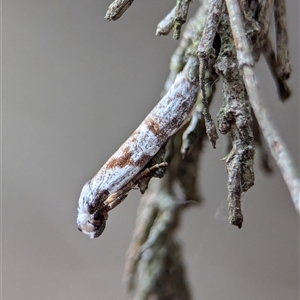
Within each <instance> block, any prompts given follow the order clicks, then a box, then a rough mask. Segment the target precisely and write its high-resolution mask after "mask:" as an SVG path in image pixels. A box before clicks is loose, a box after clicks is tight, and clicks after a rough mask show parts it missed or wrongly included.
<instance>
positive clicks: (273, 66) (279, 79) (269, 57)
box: [263, 37, 291, 102]
mask: <svg viewBox="0 0 300 300" xmlns="http://www.w3.org/2000/svg"><path fill="white" fill-rule="evenodd" d="M263 53H264V56H265V59H266V62H267V64H268V66H269V69H270V71H271V74H272V76H273V78H274V80H275V84H276V87H277V92H278V95H279V98H280V100H281V101H283V102H284V101H285V100H287V99H288V98H289V97H290V96H291V90H290V88H289V86H288V85H287V83H286V81H285V78H284V76H282V72H280V70H279V69H278V61H277V60H276V56H275V53H274V50H273V48H272V43H271V41H270V39H269V38H268V37H266V38H265V43H264V46H263ZM279 72H280V73H279Z"/></svg>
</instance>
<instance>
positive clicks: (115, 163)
mask: <svg viewBox="0 0 300 300" xmlns="http://www.w3.org/2000/svg"><path fill="white" fill-rule="evenodd" d="M131 157H132V153H131V151H130V148H129V147H126V148H124V149H123V155H122V156H120V157H117V158H111V159H110V160H109V161H108V162H107V165H106V168H107V169H108V170H109V169H112V168H115V167H119V168H124V167H125V166H134V165H135V162H134V160H133V159H132V158H131Z"/></svg>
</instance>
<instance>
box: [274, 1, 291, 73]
mask: <svg viewBox="0 0 300 300" xmlns="http://www.w3.org/2000/svg"><path fill="white" fill-rule="evenodd" d="M274 17H275V31H276V45H277V63H278V73H279V76H281V77H283V78H284V79H288V78H289V77H290V73H291V63H290V59H289V49H288V34H287V24H286V9H285V0H275V6H274Z"/></svg>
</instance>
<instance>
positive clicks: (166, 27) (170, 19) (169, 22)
mask: <svg viewBox="0 0 300 300" xmlns="http://www.w3.org/2000/svg"><path fill="white" fill-rule="evenodd" d="M175 12H176V7H174V8H173V9H172V10H171V11H170V12H169V13H168V14H167V15H166V16H165V17H164V18H163V19H162V20H161V21H160V22H159V23H158V24H157V28H156V33H155V34H156V35H168V34H169V33H170V31H171V30H172V28H173V26H174V18H175Z"/></svg>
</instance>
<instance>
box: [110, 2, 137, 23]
mask: <svg viewBox="0 0 300 300" xmlns="http://www.w3.org/2000/svg"><path fill="white" fill-rule="evenodd" d="M133 1H134V0H115V1H114V2H113V3H112V4H111V5H110V6H109V7H108V9H107V12H106V15H105V19H106V20H108V21H116V20H118V19H119V18H120V17H121V16H122V15H123V14H124V12H125V11H126V10H127V9H128V8H129V7H130V6H131V4H132V2H133Z"/></svg>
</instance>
